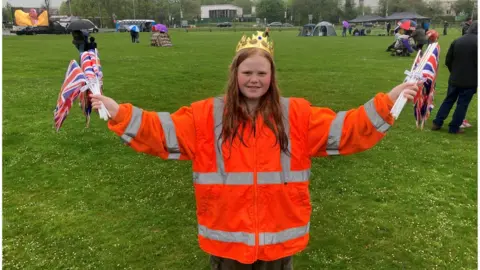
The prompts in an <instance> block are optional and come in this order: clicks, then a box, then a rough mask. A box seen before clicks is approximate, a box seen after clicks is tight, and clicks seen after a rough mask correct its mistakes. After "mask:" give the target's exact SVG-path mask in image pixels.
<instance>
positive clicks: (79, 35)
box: [72, 30, 88, 53]
mask: <svg viewBox="0 0 480 270" xmlns="http://www.w3.org/2000/svg"><path fill="white" fill-rule="evenodd" d="M72 44H73V45H74V46H75V48H77V50H78V52H79V53H83V52H84V51H86V50H88V39H87V38H86V37H85V34H84V33H83V32H82V31H80V30H74V31H72Z"/></svg>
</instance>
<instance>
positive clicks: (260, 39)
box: [235, 31, 273, 55]
mask: <svg viewBox="0 0 480 270" xmlns="http://www.w3.org/2000/svg"><path fill="white" fill-rule="evenodd" d="M247 48H258V49H262V50H264V51H266V52H268V53H269V54H271V55H273V41H272V42H270V41H268V37H266V35H265V33H264V32H261V31H257V34H252V37H251V38H247V37H246V36H245V34H244V35H243V36H242V38H241V39H240V41H239V42H238V45H237V50H236V51H235V52H238V51H240V50H243V49H247Z"/></svg>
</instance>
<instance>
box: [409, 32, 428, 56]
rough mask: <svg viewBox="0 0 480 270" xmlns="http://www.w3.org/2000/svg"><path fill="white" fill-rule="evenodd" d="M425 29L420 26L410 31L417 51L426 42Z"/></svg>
mask: <svg viewBox="0 0 480 270" xmlns="http://www.w3.org/2000/svg"><path fill="white" fill-rule="evenodd" d="M425 32H426V31H425V29H424V28H423V27H422V26H419V27H417V29H415V31H413V33H412V38H413V40H415V46H416V49H417V51H418V50H421V49H422V48H423V45H425V44H427V43H428V42H427V36H426V34H425Z"/></svg>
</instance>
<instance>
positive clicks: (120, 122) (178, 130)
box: [92, 95, 195, 160]
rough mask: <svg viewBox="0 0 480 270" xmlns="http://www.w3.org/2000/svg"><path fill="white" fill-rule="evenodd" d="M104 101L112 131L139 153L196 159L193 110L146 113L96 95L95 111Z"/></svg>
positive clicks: (167, 157)
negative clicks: (109, 116)
mask: <svg viewBox="0 0 480 270" xmlns="http://www.w3.org/2000/svg"><path fill="white" fill-rule="evenodd" d="M100 102H102V103H103V104H104V105H105V107H106V108H107V110H108V111H109V113H110V115H111V119H110V120H109V121H108V128H109V129H110V130H112V131H113V132H115V133H116V134H117V135H118V136H120V138H121V139H122V141H123V142H124V143H125V144H127V145H129V146H130V147H132V148H133V149H134V150H135V151H138V152H143V153H147V154H150V155H155V156H159V157H161V158H163V159H180V160H190V159H193V157H194V154H195V153H194V150H195V147H194V146H195V126H194V120H193V115H192V110H191V108H190V107H182V108H180V109H179V110H178V111H176V112H175V113H172V114H170V113H168V112H150V111H144V110H142V109H140V108H137V107H135V106H133V105H131V104H120V105H119V104H117V103H116V102H115V101H114V100H113V99H111V98H109V97H106V96H99V95H96V96H92V105H93V108H95V109H98V108H100V106H101V105H100Z"/></svg>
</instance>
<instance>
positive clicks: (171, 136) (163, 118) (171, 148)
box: [157, 112, 180, 159]
mask: <svg viewBox="0 0 480 270" xmlns="http://www.w3.org/2000/svg"><path fill="white" fill-rule="evenodd" d="M157 115H158V118H160V123H161V124H162V128H163V134H164V135H165V141H166V144H167V145H166V146H167V151H168V153H169V155H168V159H179V158H180V146H179V145H178V140H177V133H176V132H175V124H174V123H173V120H172V117H171V115H170V113H167V112H157Z"/></svg>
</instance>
